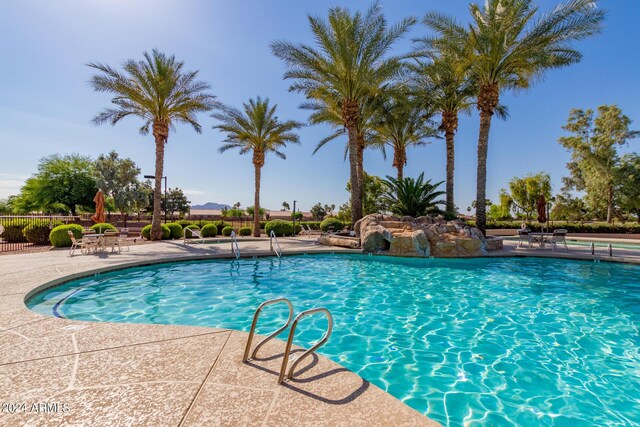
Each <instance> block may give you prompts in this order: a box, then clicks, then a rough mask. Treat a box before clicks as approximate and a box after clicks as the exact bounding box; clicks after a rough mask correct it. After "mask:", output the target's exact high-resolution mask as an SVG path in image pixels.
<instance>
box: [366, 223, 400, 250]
mask: <svg viewBox="0 0 640 427" xmlns="http://www.w3.org/2000/svg"><path fill="white" fill-rule="evenodd" d="M361 230H362V234H361V236H360V242H361V246H362V251H363V252H367V253H371V252H379V251H385V250H387V249H389V244H390V242H391V239H392V238H393V237H392V236H391V233H390V232H389V230H387V229H386V228H385V227H383V226H382V225H380V224H377V225H372V226H369V227H367V228H361Z"/></svg>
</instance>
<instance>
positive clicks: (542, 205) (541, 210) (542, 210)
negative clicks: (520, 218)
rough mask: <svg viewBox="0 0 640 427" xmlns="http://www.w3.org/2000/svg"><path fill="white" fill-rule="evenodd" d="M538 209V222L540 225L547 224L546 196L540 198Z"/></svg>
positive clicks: (537, 203) (542, 195) (537, 204)
mask: <svg viewBox="0 0 640 427" xmlns="http://www.w3.org/2000/svg"><path fill="white" fill-rule="evenodd" d="M536 209H537V210H538V222H539V223H540V224H544V223H545V222H547V199H545V198H544V194H541V195H540V197H538V201H537V202H536Z"/></svg>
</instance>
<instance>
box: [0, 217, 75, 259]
mask: <svg viewBox="0 0 640 427" xmlns="http://www.w3.org/2000/svg"><path fill="white" fill-rule="evenodd" d="M79 220H80V218H79V217H77V216H62V215H44V214H42V215H37V214H36V215H2V216H0V252H12V251H21V250H27V249H30V248H35V247H38V246H41V247H42V246H50V242H49V231H51V229H52V228H54V227H56V226H58V225H60V224H72V223H78V222H79Z"/></svg>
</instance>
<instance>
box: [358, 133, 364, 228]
mask: <svg viewBox="0 0 640 427" xmlns="http://www.w3.org/2000/svg"><path fill="white" fill-rule="evenodd" d="M358 188H359V189H360V190H359V191H360V206H361V208H360V209H361V215H360V217H363V216H364V136H363V135H362V133H361V132H358Z"/></svg>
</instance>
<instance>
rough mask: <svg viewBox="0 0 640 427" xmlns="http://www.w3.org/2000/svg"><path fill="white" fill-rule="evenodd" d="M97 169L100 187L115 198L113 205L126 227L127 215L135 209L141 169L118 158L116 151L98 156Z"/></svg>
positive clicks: (128, 160) (130, 162)
mask: <svg viewBox="0 0 640 427" xmlns="http://www.w3.org/2000/svg"><path fill="white" fill-rule="evenodd" d="M95 168H96V179H97V182H98V187H99V188H100V189H102V191H104V192H105V194H106V195H107V196H110V197H112V198H113V205H114V207H115V209H117V210H118V211H119V212H120V215H122V219H123V221H124V225H125V227H126V226H127V214H128V213H130V212H131V211H133V209H134V207H135V196H136V193H135V186H136V185H137V184H138V179H137V176H138V175H139V174H140V168H138V167H137V166H136V164H135V162H134V161H133V160H131V159H121V158H120V157H118V153H116V152H115V151H111V152H110V153H109V154H107V155H104V154H101V155H100V156H98V159H97V160H96V162H95Z"/></svg>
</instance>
